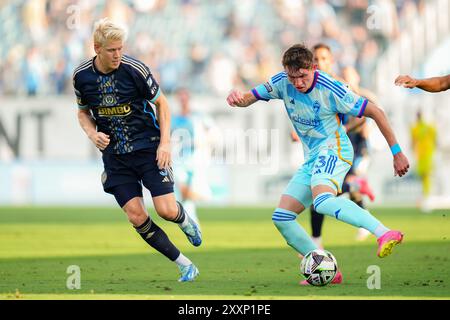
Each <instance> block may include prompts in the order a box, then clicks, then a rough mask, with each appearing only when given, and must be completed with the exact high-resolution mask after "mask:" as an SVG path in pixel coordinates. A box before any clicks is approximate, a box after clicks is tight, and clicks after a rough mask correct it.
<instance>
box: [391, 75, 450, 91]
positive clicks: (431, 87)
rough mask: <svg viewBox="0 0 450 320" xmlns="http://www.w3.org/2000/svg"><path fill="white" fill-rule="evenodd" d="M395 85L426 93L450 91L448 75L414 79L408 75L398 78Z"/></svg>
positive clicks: (449, 76)
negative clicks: (417, 89)
mask: <svg viewBox="0 0 450 320" xmlns="http://www.w3.org/2000/svg"><path fill="white" fill-rule="evenodd" d="M395 85H397V86H403V87H405V88H410V89H411V88H416V87H417V88H419V89H422V90H425V91H428V92H440V91H445V90H448V89H450V74H449V75H446V76H442V77H433V78H427V79H414V78H412V77H410V76H408V75H406V76H398V77H397V78H396V79H395Z"/></svg>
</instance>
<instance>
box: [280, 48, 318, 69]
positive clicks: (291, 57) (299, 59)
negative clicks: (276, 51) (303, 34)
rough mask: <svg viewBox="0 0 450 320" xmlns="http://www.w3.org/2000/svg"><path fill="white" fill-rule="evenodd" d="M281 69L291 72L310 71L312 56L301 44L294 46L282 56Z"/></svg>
mask: <svg viewBox="0 0 450 320" xmlns="http://www.w3.org/2000/svg"><path fill="white" fill-rule="evenodd" d="M282 64H283V67H285V68H287V69H292V70H298V69H310V68H311V67H312V66H313V54H312V52H311V51H310V50H309V49H308V48H307V47H306V46H305V45H303V44H295V45H293V46H292V47H290V48H289V49H287V50H286V51H285V52H284V54H283V60H282Z"/></svg>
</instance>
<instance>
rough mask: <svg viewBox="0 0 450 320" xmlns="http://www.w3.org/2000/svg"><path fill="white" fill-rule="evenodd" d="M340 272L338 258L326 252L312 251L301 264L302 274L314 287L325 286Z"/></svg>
mask: <svg viewBox="0 0 450 320" xmlns="http://www.w3.org/2000/svg"><path fill="white" fill-rule="evenodd" d="M337 271H338V265H337V261H336V258H335V257H334V256H333V255H332V254H331V253H330V252H328V251H326V250H320V249H316V250H313V251H310V252H309V253H308V254H307V255H306V256H305V257H304V258H303V260H302V262H301V263H300V273H301V274H302V275H303V276H304V277H305V278H306V281H308V283H309V284H311V285H313V286H325V285H327V284H329V283H330V282H331V281H333V279H334V277H335V276H336V273H337Z"/></svg>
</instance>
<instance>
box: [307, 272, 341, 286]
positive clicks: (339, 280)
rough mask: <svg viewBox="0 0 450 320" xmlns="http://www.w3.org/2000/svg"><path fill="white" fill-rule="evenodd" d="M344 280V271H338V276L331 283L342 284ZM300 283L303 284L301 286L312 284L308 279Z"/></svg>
mask: <svg viewBox="0 0 450 320" xmlns="http://www.w3.org/2000/svg"><path fill="white" fill-rule="evenodd" d="M342 280H343V277H342V272H340V271H338V272H337V273H336V276H335V277H334V279H333V280H331V284H341V283H342ZM300 285H301V286H310V284H309V283H308V281H306V279H305V280H302V281H300Z"/></svg>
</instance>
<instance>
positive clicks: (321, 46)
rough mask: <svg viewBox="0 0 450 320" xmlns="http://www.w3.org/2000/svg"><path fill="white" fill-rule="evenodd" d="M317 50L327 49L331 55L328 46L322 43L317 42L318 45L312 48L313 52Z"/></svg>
mask: <svg viewBox="0 0 450 320" xmlns="http://www.w3.org/2000/svg"><path fill="white" fill-rule="evenodd" d="M318 49H327V50H328V51H329V52H330V53H331V48H330V47H329V46H328V45H326V44H325V43H322V42H319V43H318V44H316V45H315V46H314V47H313V51H316V50H318Z"/></svg>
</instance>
